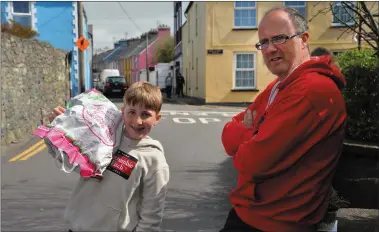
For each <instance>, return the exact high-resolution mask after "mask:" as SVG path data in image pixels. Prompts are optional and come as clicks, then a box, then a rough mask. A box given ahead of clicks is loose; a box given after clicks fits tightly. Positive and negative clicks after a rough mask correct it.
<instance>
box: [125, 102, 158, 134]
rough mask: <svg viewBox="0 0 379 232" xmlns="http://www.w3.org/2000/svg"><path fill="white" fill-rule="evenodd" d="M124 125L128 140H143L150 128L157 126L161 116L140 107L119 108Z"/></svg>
mask: <svg viewBox="0 0 379 232" xmlns="http://www.w3.org/2000/svg"><path fill="white" fill-rule="evenodd" d="M121 111H122V115H123V120H124V124H125V135H126V136H127V137H128V138H130V139H136V140H138V139H143V138H145V137H146V136H147V135H148V134H149V132H150V131H151V129H152V127H153V126H155V125H157V123H158V121H159V120H160V119H161V117H162V115H161V114H159V113H157V112H155V111H154V110H150V109H146V108H145V107H143V106H141V105H134V106H132V105H128V104H127V103H125V104H124V106H123V107H122V108H121Z"/></svg>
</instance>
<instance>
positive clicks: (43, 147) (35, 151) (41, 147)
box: [20, 144, 46, 160]
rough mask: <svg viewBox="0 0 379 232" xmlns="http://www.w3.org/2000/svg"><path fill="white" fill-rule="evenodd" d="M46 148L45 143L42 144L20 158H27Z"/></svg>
mask: <svg viewBox="0 0 379 232" xmlns="http://www.w3.org/2000/svg"><path fill="white" fill-rule="evenodd" d="M45 148H46V145H45V144H43V145H42V146H40V147H39V148H38V149H37V150H34V151H33V152H32V153H29V154H28V155H26V156H24V157H22V158H21V159H20V160H27V159H29V158H30V157H32V156H33V155H36V154H38V153H39V152H40V151H42V150H43V149H45Z"/></svg>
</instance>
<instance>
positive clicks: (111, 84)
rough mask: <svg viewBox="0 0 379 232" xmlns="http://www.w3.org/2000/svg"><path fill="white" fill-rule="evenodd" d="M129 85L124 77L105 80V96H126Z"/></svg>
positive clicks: (112, 77)
mask: <svg viewBox="0 0 379 232" xmlns="http://www.w3.org/2000/svg"><path fill="white" fill-rule="evenodd" d="M128 87H129V85H128V83H127V82H126V81H125V77H123V76H109V77H106V78H105V84H104V91H103V93H104V95H105V96H110V95H118V96H124V93H125V91H126V90H127V89H128Z"/></svg>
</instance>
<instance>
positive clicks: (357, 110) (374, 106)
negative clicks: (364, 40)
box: [337, 49, 379, 144]
mask: <svg viewBox="0 0 379 232" xmlns="http://www.w3.org/2000/svg"><path fill="white" fill-rule="evenodd" d="M374 54H375V51H373V50H370V49H365V50H361V51H358V50H349V51H346V52H344V53H341V54H339V55H338V56H337V62H338V64H339V66H340V67H341V70H342V73H343V75H344V76H345V79H346V87H345V89H344V90H343V95H344V99H345V103H346V110H347V114H348V120H347V123H348V125H347V134H346V139H348V140H354V141H359V142H364V143H368V144H371V143H375V144H376V143H377V142H378V141H379V138H378V129H379V123H378V119H379V115H378V109H379V96H378V87H379V57H377V56H375V55H374Z"/></svg>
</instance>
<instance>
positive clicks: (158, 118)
mask: <svg viewBox="0 0 379 232" xmlns="http://www.w3.org/2000/svg"><path fill="white" fill-rule="evenodd" d="M161 118H162V114H160V113H159V114H157V116H156V118H155V119H156V121H155V123H154V126H156V125H157V124H158V122H159V120H161Z"/></svg>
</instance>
